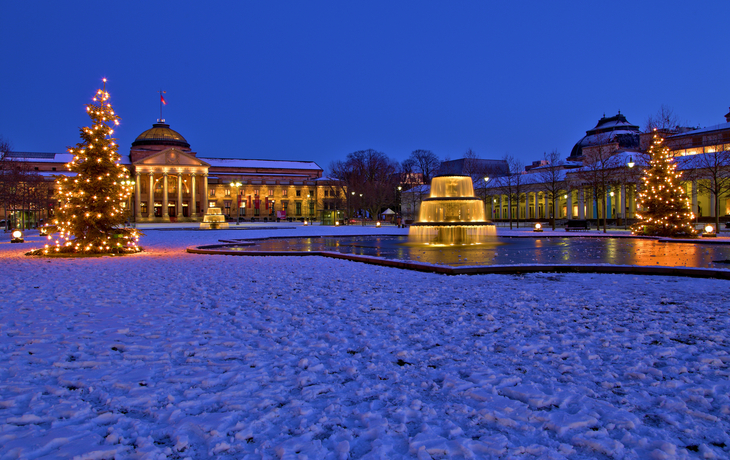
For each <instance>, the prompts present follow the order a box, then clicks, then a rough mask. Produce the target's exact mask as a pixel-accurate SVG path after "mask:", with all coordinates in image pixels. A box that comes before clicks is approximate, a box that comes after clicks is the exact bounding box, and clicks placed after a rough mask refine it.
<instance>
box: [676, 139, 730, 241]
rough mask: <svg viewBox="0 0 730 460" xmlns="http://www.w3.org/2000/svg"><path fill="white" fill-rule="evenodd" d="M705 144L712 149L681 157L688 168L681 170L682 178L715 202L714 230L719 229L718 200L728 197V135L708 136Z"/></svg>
mask: <svg viewBox="0 0 730 460" xmlns="http://www.w3.org/2000/svg"><path fill="white" fill-rule="evenodd" d="M706 143H709V144H712V145H713V148H711V149H706V150H713V151H712V152H708V151H706V152H705V153H700V154H697V155H692V156H689V157H683V158H682V160H683V161H686V164H687V166H689V168H683V169H684V171H685V173H684V178H685V179H689V180H695V181H696V182H695V183H696V184H697V189H698V191H700V192H705V193H707V194H708V195H710V196H711V197H713V198H714V201H715V209H714V210H713V211H714V214H715V228H718V229H719V228H720V227H719V226H720V198H722V197H725V196H728V195H730V135H726V136H725V137H723V136H722V135H715V136H708V137H707V139H706Z"/></svg>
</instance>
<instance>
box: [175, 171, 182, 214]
mask: <svg viewBox="0 0 730 460" xmlns="http://www.w3.org/2000/svg"><path fill="white" fill-rule="evenodd" d="M175 214H177V218H178V219H180V218H181V217H182V173H177V205H176V206H175Z"/></svg>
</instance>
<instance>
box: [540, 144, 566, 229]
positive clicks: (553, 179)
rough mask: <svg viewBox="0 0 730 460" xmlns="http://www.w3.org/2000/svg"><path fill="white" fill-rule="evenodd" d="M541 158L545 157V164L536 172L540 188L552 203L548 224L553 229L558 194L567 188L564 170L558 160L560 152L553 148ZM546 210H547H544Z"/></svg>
mask: <svg viewBox="0 0 730 460" xmlns="http://www.w3.org/2000/svg"><path fill="white" fill-rule="evenodd" d="M543 158H544V159H545V162H546V165H545V166H543V167H541V168H539V169H538V170H537V171H538V172H537V174H538V175H539V177H540V182H541V183H542V188H543V190H544V192H545V194H546V195H547V198H548V200H550V203H552V209H553V212H552V214H551V215H550V224H551V225H552V227H553V230H555V217H556V215H555V214H557V207H556V203H557V201H558V200H559V197H560V195H562V194H563V193H565V191H566V190H567V187H566V183H565V171H564V169H563V165H562V163H561V161H560V153H559V152H558V151H557V150H553V151H552V152H550V153H544V154H543ZM545 211H546V212H547V210H545Z"/></svg>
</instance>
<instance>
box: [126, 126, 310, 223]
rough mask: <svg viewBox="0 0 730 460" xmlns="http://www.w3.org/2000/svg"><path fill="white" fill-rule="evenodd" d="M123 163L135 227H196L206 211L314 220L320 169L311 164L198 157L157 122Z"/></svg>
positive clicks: (255, 218) (230, 215)
mask: <svg viewBox="0 0 730 460" xmlns="http://www.w3.org/2000/svg"><path fill="white" fill-rule="evenodd" d="M129 160H130V165H129V166H130V170H131V172H132V174H133V177H134V178H135V191H134V200H133V203H134V215H135V219H136V220H137V221H138V222H153V221H165V222H167V221H198V220H201V219H202V216H203V215H205V212H206V210H207V209H208V208H209V207H215V208H221V210H222V211H223V213H224V214H225V215H226V216H228V217H239V216H240V217H242V218H244V219H248V220H260V221H264V220H265V221H269V220H275V219H281V218H287V219H305V218H314V217H316V214H317V200H318V196H317V179H319V178H321V177H322V168H320V167H319V166H318V165H317V164H316V163H315V162H313V161H277V160H250V159H241V158H208V157H199V156H197V154H196V153H195V152H193V151H192V150H191V149H190V144H188V142H187V141H186V140H185V138H184V137H183V136H182V135H180V134H179V133H178V132H176V131H174V130H173V129H171V128H170V126H169V125H168V124H166V123H162V122H158V123H155V124H154V125H153V126H152V128H150V129H148V130H146V131H144V132H143V133H142V134H140V135H139V136H138V137H137V139H135V141H134V142H132V148H131V150H130V154H129Z"/></svg>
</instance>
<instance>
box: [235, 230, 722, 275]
mask: <svg viewBox="0 0 730 460" xmlns="http://www.w3.org/2000/svg"><path fill="white" fill-rule="evenodd" d="M248 248H250V250H259V251H286V250H290V251H338V252H342V253H347V254H358V255H369V256H377V257H384V258H386V259H398V260H411V261H416V262H425V263H429V264H441V265H450V266H468V265H513V264H568V263H570V264H615V265H648V266H669V267H699V268H708V267H711V268H724V269H727V268H730V266H728V265H727V264H723V263H714V262H713V261H723V260H728V259H730V246H725V245H703V244H696V243H689V244H685V243H664V242H659V241H656V240H647V239H637V238H621V239H616V238H504V237H502V238H500V237H494V238H491V239H489V240H488V241H487V242H485V243H482V244H475V245H466V246H429V245H418V244H412V243H408V238H407V237H340V238H291V239H272V240H264V241H258V242H256V245H255V246H247V247H241V248H238V250H241V251H246V250H249V249H248Z"/></svg>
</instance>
